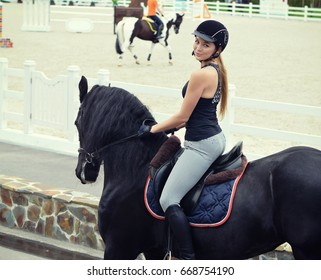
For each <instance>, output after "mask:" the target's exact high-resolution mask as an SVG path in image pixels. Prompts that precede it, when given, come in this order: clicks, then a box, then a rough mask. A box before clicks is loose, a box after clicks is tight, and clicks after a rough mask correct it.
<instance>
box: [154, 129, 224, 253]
mask: <svg viewBox="0 0 321 280" xmlns="http://www.w3.org/2000/svg"><path fill="white" fill-rule="evenodd" d="M224 149H225V137H224V135H223V134H222V135H221V134H219V135H217V136H216V137H215V136H214V137H211V138H208V139H205V140H202V141H198V142H185V150H184V152H183V154H182V155H181V156H180V157H179V159H178V161H177V162H176V164H175V166H174V168H173V170H172V172H171V174H170V176H169V178H168V180H167V182H166V184H165V187H164V190H163V192H162V195H161V198H160V204H161V206H162V208H163V210H164V212H165V219H166V220H167V221H168V223H169V225H170V227H171V229H172V231H173V233H174V235H175V236H176V239H177V242H178V245H179V248H180V258H181V259H195V254H194V250H193V242H192V235H191V230H190V225H189V222H188V220H187V218H186V215H185V213H184V211H183V209H182V208H181V207H180V205H179V203H180V201H181V199H182V198H183V197H184V196H185V194H186V193H187V192H188V191H189V190H190V189H191V188H192V187H193V186H194V185H195V184H196V183H197V182H198V180H199V179H200V178H201V177H202V175H203V174H204V172H205V171H206V170H207V169H208V168H209V166H210V165H211V164H212V162H213V161H214V160H215V159H216V158H217V157H218V156H220V155H221V154H222V153H223V151H224Z"/></svg>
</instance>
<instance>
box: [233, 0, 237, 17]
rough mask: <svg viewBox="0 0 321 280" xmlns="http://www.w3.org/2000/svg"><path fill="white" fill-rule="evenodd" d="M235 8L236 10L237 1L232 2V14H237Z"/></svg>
mask: <svg viewBox="0 0 321 280" xmlns="http://www.w3.org/2000/svg"><path fill="white" fill-rule="evenodd" d="M235 10H236V3H235V1H233V2H232V16H235Z"/></svg>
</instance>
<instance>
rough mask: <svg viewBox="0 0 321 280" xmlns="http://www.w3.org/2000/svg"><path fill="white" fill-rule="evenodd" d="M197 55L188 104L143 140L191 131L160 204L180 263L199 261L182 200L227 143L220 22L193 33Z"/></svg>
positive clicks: (224, 36)
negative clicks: (221, 122)
mask: <svg viewBox="0 0 321 280" xmlns="http://www.w3.org/2000/svg"><path fill="white" fill-rule="evenodd" d="M193 34H194V36H195V41H194V44H193V53H192V54H193V55H194V56H195V58H196V60H198V61H199V62H200V68H199V69H197V70H195V71H193V72H192V74H191V76H190V80H189V81H188V82H187V83H186V84H185V86H184V87H183V89H182V95H183V98H184V99H183V102H182V105H181V108H180V110H179V111H178V112H177V113H176V114H174V115H173V116H172V117H170V118H169V119H167V120H166V121H163V122H161V123H157V124H154V125H152V126H150V125H145V124H142V125H141V127H140V129H139V131H138V135H139V136H140V137H152V135H153V134H154V133H159V132H162V131H169V130H171V129H179V128H181V127H184V126H185V128H186V132H185V142H184V147H185V149H184V151H183V153H182V154H181V156H180V157H179V159H178V160H177V162H176V164H175V165H174V168H173V169H172V171H171V173H170V175H169V177H168V179H167V181H166V184H165V186H164V189H163V192H162V195H161V198H160V205H161V207H162V209H163V211H164V212H165V219H166V221H168V223H169V226H170V227H171V229H172V231H173V233H174V236H175V238H176V240H177V243H178V246H179V250H180V258H181V259H195V254H194V247H193V239H192V231H191V228H190V225H189V221H188V219H187V217H186V215H185V213H184V210H183V209H182V208H181V207H180V202H181V199H182V198H183V197H184V196H185V195H186V194H187V192H188V191H189V190H190V189H191V188H192V187H193V186H195V185H196V183H197V182H198V180H199V179H200V178H201V177H202V175H203V174H204V173H205V172H206V170H207V169H208V168H209V167H210V165H211V164H212V163H213V162H214V161H215V160H216V159H217V158H218V157H219V156H220V155H221V154H222V153H223V152H224V150H225V145H226V140H225V136H224V133H223V131H222V129H221V127H220V125H219V123H218V116H217V108H218V104H219V103H220V106H219V113H220V116H221V117H224V114H225V111H226V108H227V95H228V81H227V73H226V69H225V66H224V64H223V60H222V57H221V52H222V51H223V50H224V48H225V47H226V45H227V42H228V31H227V29H226V27H225V26H224V25H223V24H221V23H220V22H218V21H215V20H207V21H204V22H202V23H201V24H200V25H199V26H198V27H197V29H196V30H195V31H194V33H193Z"/></svg>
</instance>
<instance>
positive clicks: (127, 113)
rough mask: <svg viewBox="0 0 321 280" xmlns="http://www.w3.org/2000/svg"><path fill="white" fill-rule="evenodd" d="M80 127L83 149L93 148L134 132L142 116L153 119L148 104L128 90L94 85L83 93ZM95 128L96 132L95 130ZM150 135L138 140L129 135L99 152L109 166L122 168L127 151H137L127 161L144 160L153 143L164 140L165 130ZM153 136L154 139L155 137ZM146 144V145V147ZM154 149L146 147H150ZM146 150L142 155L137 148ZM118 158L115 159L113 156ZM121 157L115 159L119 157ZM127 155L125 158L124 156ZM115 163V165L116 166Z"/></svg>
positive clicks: (148, 157)
mask: <svg viewBox="0 0 321 280" xmlns="http://www.w3.org/2000/svg"><path fill="white" fill-rule="evenodd" d="M81 113H82V120H81V122H82V124H81V127H82V129H81V130H82V131H83V133H84V134H85V135H86V137H85V138H86V139H87V140H86V143H83V146H85V149H86V151H88V152H95V151H97V150H98V149H100V148H102V147H104V146H106V145H108V144H110V143H113V142H115V141H118V140H120V139H123V138H126V137H128V136H131V135H134V134H136V133H137V131H138V129H139V127H140V126H141V124H142V122H143V121H144V120H145V119H151V120H154V117H153V116H152V114H151V113H150V111H149V110H148V108H147V107H146V106H145V105H144V104H143V103H142V102H141V101H140V100H139V99H138V98H137V97H136V96H135V95H133V94H131V93H129V92H128V91H126V90H124V89H121V88H117V87H107V86H98V85H96V86H94V87H93V88H92V89H91V90H90V92H88V94H87V95H86V96H85V98H84V100H83V102H82V105H81ZM97 132H98V133H97ZM152 138H153V139H146V140H142V139H139V138H138V137H137V138H133V139H132V140H129V141H127V142H125V143H122V144H118V145H115V146H112V147H111V148H110V149H108V150H107V151H106V153H105V154H104V155H102V157H103V160H104V162H105V165H106V164H109V165H110V168H111V169H117V168H120V169H126V167H125V166H124V164H125V162H129V161H128V157H130V156H131V154H139V156H135V159H133V161H132V162H131V163H130V164H135V163H134V161H136V160H137V162H136V164H141V163H142V161H143V162H146V163H148V161H149V160H150V159H151V157H152V156H153V152H154V151H155V149H157V148H158V147H157V145H159V143H160V142H162V141H164V139H165V138H166V136H165V134H163V133H161V134H157V135H155V136H153V137H152ZM155 140H156V141H155ZM146 145H149V148H146ZM153 146H154V147H155V149H152V150H151V149H150V147H153ZM144 150H145V151H148V153H146V154H144V155H142V152H140V151H144ZM115 158H118V160H115ZM120 158H121V159H123V160H119V159H120ZM126 159H127V160H126ZM118 163H119V166H117V165H118Z"/></svg>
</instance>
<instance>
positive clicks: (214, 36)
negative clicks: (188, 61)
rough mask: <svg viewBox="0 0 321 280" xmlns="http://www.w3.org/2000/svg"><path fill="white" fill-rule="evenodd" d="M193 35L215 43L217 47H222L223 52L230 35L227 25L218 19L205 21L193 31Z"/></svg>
mask: <svg viewBox="0 0 321 280" xmlns="http://www.w3.org/2000/svg"><path fill="white" fill-rule="evenodd" d="M193 35H195V36H198V37H200V38H201V39H203V40H205V41H207V42H212V43H214V44H215V45H216V47H217V48H220V47H221V52H222V51H223V50H224V49H225V47H226V45H227V42H228V37H229V34H228V31H227V29H226V27H225V26H224V25H223V24H222V23H220V22H218V21H216V20H206V21H203V22H202V23H201V24H200V25H199V26H198V27H197V28H196V30H195V31H194V32H193Z"/></svg>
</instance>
